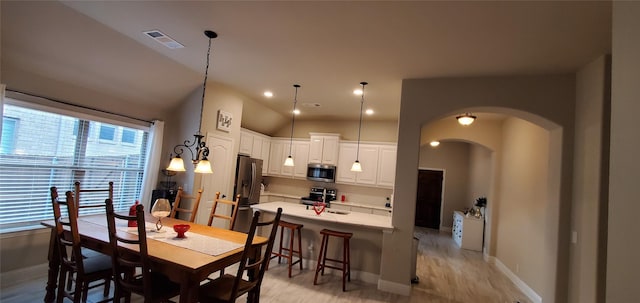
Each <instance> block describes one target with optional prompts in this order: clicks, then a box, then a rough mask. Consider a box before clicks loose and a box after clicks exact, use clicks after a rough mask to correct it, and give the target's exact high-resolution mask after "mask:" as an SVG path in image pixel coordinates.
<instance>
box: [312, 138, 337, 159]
mask: <svg viewBox="0 0 640 303" xmlns="http://www.w3.org/2000/svg"><path fill="white" fill-rule="evenodd" d="M310 136H311V139H310V140H309V144H310V147H309V163H321V164H331V165H337V164H338V146H339V143H340V135H339V134H324V133H310Z"/></svg>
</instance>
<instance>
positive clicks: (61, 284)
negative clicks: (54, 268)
mask: <svg viewBox="0 0 640 303" xmlns="http://www.w3.org/2000/svg"><path fill="white" fill-rule="evenodd" d="M66 281H67V270H66V269H64V268H60V277H59V279H58V293H57V294H56V302H57V303H62V302H63V301H64V297H65V295H64V293H65V288H66V286H65V285H66Z"/></svg>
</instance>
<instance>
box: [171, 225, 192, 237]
mask: <svg viewBox="0 0 640 303" xmlns="http://www.w3.org/2000/svg"><path fill="white" fill-rule="evenodd" d="M189 228H191V226H190V225H189V224H176V225H174V226H173V230H174V231H175V232H176V233H177V234H178V235H177V236H176V238H185V237H186V236H185V235H184V233H186V232H187V231H188V230H189Z"/></svg>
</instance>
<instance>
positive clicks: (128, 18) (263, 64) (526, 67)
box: [1, 1, 611, 120]
mask: <svg viewBox="0 0 640 303" xmlns="http://www.w3.org/2000/svg"><path fill="white" fill-rule="evenodd" d="M1 5H2V7H1V10H2V11H1V12H2V20H1V21H2V50H1V51H2V52H1V56H2V66H3V67H4V66H6V65H11V66H18V67H19V68H20V69H24V70H27V71H29V72H30V73H33V74H35V75H39V76H43V77H49V78H54V79H56V80H58V81H62V82H66V83H74V85H77V86H80V87H86V88H89V89H91V90H95V91H98V92H101V93H104V94H108V95H112V96H115V97H118V98H120V99H123V100H129V101H130V102H136V103H140V104H148V105H152V106H154V107H157V108H160V109H165V110H168V109H170V108H173V107H175V106H176V105H177V104H178V103H179V102H180V101H181V100H182V99H184V97H185V96H187V95H188V94H189V93H191V92H192V91H193V90H194V89H196V88H197V87H198V86H200V85H202V80H203V76H204V67H205V59H206V51H207V43H208V40H207V38H206V37H205V36H204V34H203V31H204V30H207V29H210V30H213V31H216V32H217V33H218V35H219V37H218V38H216V39H214V40H213V46H212V48H213V49H212V55H211V67H210V71H209V79H210V80H212V81H216V82H220V83H222V84H224V85H226V86H229V87H231V88H234V89H236V90H238V91H240V92H241V93H243V94H244V95H246V96H247V97H248V98H251V99H253V100H255V101H258V102H262V103H264V104H265V105H266V106H268V107H269V108H272V109H273V110H275V111H277V112H280V113H282V114H283V115H289V111H290V109H291V103H292V99H293V87H292V85H293V84H294V83H297V84H300V85H302V88H301V89H300V93H299V96H298V101H299V103H300V106H301V110H302V111H303V114H302V115H300V117H299V119H302V120H304V119H324V118H327V117H331V118H332V119H337V120H344V119H346V120H351V119H357V118H358V109H359V101H360V99H359V97H357V96H354V95H353V93H352V91H353V90H354V89H356V88H358V83H359V82H361V81H367V82H369V83H370V84H369V85H368V86H367V88H366V95H365V96H366V98H365V99H366V103H365V104H366V107H370V108H372V109H373V110H375V112H376V114H375V115H374V116H372V117H371V118H368V119H379V120H395V119H397V117H398V113H399V108H400V98H401V84H402V79H408V78H436V77H464V76H482V75H516V74H517V75H528V74H549V73H571V72H574V71H576V70H577V69H578V68H580V67H581V66H584V65H585V64H586V63H588V62H590V61H591V60H593V59H595V58H597V57H598V56H600V55H602V54H605V53H608V52H609V51H610V39H611V34H610V30H611V3H610V2H608V1H593V2H580V1H561V2H553V1H513V2H508V1H495V2H484V1H470V2H466V1H411V2H404V1H372V2H369V1H293V2H291V1H255V2H252V1H61V2H58V1H2V3H1ZM148 30H160V31H162V32H163V33H164V34H166V35H168V36H170V37H171V38H173V39H174V40H176V41H177V42H179V43H181V44H182V45H184V48H179V49H169V48H167V47H165V46H164V45H162V44H160V43H158V42H156V41H154V40H153V39H151V38H149V37H148V36H146V35H145V34H144V33H143V32H144V31H148ZM1 80H2V81H3V83H8V84H9V88H11V86H10V85H11V81H10V80H11V79H6V78H5V79H1ZM265 90H270V91H272V92H273V93H274V95H275V96H274V97H273V98H265V97H264V96H263V95H262V93H263V92H264V91H265ZM312 105H313V106H312ZM315 105H319V106H315Z"/></svg>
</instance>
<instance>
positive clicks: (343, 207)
mask: <svg viewBox="0 0 640 303" xmlns="http://www.w3.org/2000/svg"><path fill="white" fill-rule="evenodd" d="M331 209H335V210H344V211H351V206H349V205H345V204H340V203H336V202H332V203H331Z"/></svg>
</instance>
